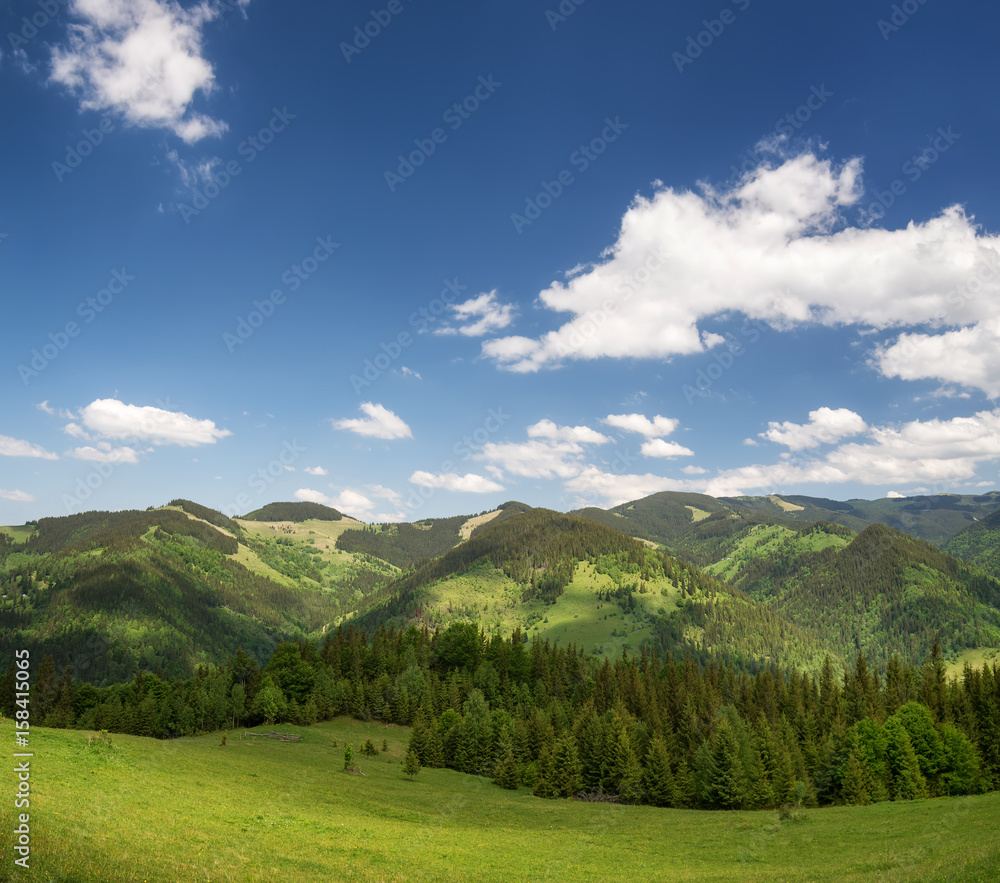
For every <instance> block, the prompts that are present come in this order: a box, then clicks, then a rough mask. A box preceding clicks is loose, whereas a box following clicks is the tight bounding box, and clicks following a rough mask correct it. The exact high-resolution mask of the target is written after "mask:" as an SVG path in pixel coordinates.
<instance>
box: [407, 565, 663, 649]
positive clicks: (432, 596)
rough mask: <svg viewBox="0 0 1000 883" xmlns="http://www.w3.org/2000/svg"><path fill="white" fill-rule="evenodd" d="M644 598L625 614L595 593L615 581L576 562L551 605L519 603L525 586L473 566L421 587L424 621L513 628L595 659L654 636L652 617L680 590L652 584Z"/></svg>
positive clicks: (489, 629)
mask: <svg viewBox="0 0 1000 883" xmlns="http://www.w3.org/2000/svg"><path fill="white" fill-rule="evenodd" d="M647 586H648V591H647V592H646V593H645V594H636V595H635V602H636V609H635V610H634V611H630V612H628V613H625V612H624V611H623V610H622V609H621V607H619V606H618V605H617V604H616V603H614V602H608V601H601V600H600V599H599V598H598V597H597V592H599V591H602V590H609V589H611V590H613V589H614V588H615V584H614V581H613V580H612V579H611V577H609V576H605V575H603V574H600V573H597V571H596V569H595V568H594V566H593V565H590V564H578V565H577V568H576V572H575V574H574V576H573V581H572V582H571V583H570V584H569V585H567V586H566V589H565V591H564V592H563V593H562V594H561V595H560V596H559V598H558V599H557V600H556V603H555V604H552V605H547V604H545V602H544V601H538V600H535V601H522V600H521V598H522V595H523V594H524V587H523V586H521V585H519V584H518V583H516V582H515V581H514V580H512V579H509V578H508V577H506V576H504V574H503V573H502V572H501V571H499V570H496V569H494V568H489V567H477V568H473V569H472V570H470V571H468V572H466V573H464V574H462V575H460V576H456V577H451V578H449V579H446V580H442V581H441V582H439V583H436V584H435V585H433V586H430V587H428V588H427V589H425V590H424V591H423V593H422V596H421V607H422V609H423V611H424V615H425V617H427V618H428V619H429V620H431V621H433V622H434V623H435V624H438V625H443V624H445V623H447V622H450V621H452V620H455V619H471V620H475V621H476V622H478V623H480V624H481V625H482V627H483V628H484V629H485V631H486V633H487V634H493V633H494V632H497V631H499V632H500V633H501V634H504V635H507V634H510V632H511V631H512V630H513V629H514V627H515V626H518V627H520V628H521V629H522V630H524V631H525V632H527V634H528V636H529V637H531V638H536V637H537V638H542V639H543V640H544V639H548V640H550V641H552V642H554V643H555V642H558V643H560V644H562V645H564V646H565V645H566V644H569V643H573V644H575V645H576V646H577V647H580V646H583V647H585V648H586V649H587V650H588V651H591V652H594V653H596V654H597V655H607V656H612V657H618V656H621V651H622V648H623V647H626V648H628V649H630V650H636V651H637V650H638V649H639V647H640V646H641V645H642V642H643V640H644V639H645V638H649V637H651V636H652V634H653V629H652V627H651V620H652V617H654V616H656V615H657V614H658V613H659V612H661V611H663V612H665V613H670V612H671V611H673V610H675V609H676V602H677V599H678V598H679V597H680V590H679V589H678V588H677V587H676V586H674V585H673V583H671V582H670V581H669V580H666V579H660V580H652V581H650V582H649V583H648V584H647Z"/></svg>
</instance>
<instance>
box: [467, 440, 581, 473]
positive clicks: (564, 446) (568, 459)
mask: <svg viewBox="0 0 1000 883" xmlns="http://www.w3.org/2000/svg"><path fill="white" fill-rule="evenodd" d="M583 453H584V451H583V448H582V447H581V446H580V445H579V444H578V443H577V442H571V441H540V440H533V441H528V442H521V443H515V442H510V443H504V444H497V443H495V442H487V443H486V444H485V445H483V448H482V450H481V451H479V453H477V454H473V456H472V459H473V460H480V461H485V462H488V463H491V464H493V465H495V466H499V467H500V468H502V469H503V470H504V471H505V472H509V473H511V474H512V475H521V476H524V477H525V478H571V477H572V476H574V475H577V474H578V473H579V472H580V470H581V469H582V468H583V462H582V458H583Z"/></svg>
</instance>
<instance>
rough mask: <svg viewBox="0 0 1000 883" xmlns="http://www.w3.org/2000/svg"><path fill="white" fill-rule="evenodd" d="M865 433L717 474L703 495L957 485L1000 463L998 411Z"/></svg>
mask: <svg viewBox="0 0 1000 883" xmlns="http://www.w3.org/2000/svg"><path fill="white" fill-rule="evenodd" d="M868 434H869V438H870V439H871V440H870V441H868V442H865V443H859V442H850V443H848V444H843V445H840V446H839V447H837V448H834V449H833V450H832V451H830V452H829V453H827V454H826V455H825V456H824V457H815V458H800V459H794V458H791V456H790V455H785V456H786V457H787V459H783V460H782V461H781V462H779V463H774V464H770V465H757V464H755V465H751V466H742V467H739V468H737V469H728V470H723V471H721V472H719V473H718V474H717V475H715V476H714V477H713V478H711V479H709V480H708V481H707V482H706V483H705V487H704V492H705V493H708V494H711V495H712V496H719V497H721V496H736V495H739V494H742V493H746V492H747V491H749V490H753V489H759V488H779V487H783V486H790V485H796V484H842V483H845V482H857V483H858V484H865V485H877V484H882V485H893V484H897V485H899V484H903V485H906V484H910V483H912V482H914V481H923V482H928V483H935V482H946V483H957V482H964V481H967V480H969V479H970V478H973V477H974V476H975V473H976V468H977V466H978V465H979V464H980V463H984V462H988V461H992V460H996V459H997V458H1000V410H997V411H980V412H979V413H977V414H974V415H973V416H971V417H955V418H953V419H951V420H939V419H934V420H927V421H920V420H914V421H912V422H910V423H906V424H903V425H902V426H900V427H898V428H897V427H893V426H884V427H874V428H870V429H869V433H868Z"/></svg>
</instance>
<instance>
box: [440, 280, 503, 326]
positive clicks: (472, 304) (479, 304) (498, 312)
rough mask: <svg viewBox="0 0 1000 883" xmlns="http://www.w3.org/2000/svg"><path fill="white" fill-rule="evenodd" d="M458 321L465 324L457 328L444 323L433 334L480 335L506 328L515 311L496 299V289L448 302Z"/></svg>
mask: <svg viewBox="0 0 1000 883" xmlns="http://www.w3.org/2000/svg"><path fill="white" fill-rule="evenodd" d="M449 309H450V310H451V311H452V313H454V315H455V319H456V321H458V322H464V323H465V324H461V325H459V326H458V327H457V328H456V327H454V326H452V325H446V326H445V327H443V328H439V329H437V330H436V331H435V332H434V333H435V334H464V335H465V336H466V337H481V336H482V335H484V334H489V333H490V332H491V331H499V330H501V329H502V328H506V327H507V326H508V325H510V323H511V322H513V321H514V316H515V315H516V311H515V308H514V305H513V304H502V303H500V302H499V301H498V300H497V292H496V289H494V290H493V291H490V292H486V293H485V294H480V295H479V296H478V297H473V298H470V299H469V300H467V301H463V302H462V303H460V304H449Z"/></svg>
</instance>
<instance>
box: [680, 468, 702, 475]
mask: <svg viewBox="0 0 1000 883" xmlns="http://www.w3.org/2000/svg"><path fill="white" fill-rule="evenodd" d="M681 472H683V473H684V474H685V475H707V474H708V470H707V469H706V468H705V467H704V466H685V467H684V468H683V469H682V470H681Z"/></svg>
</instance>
